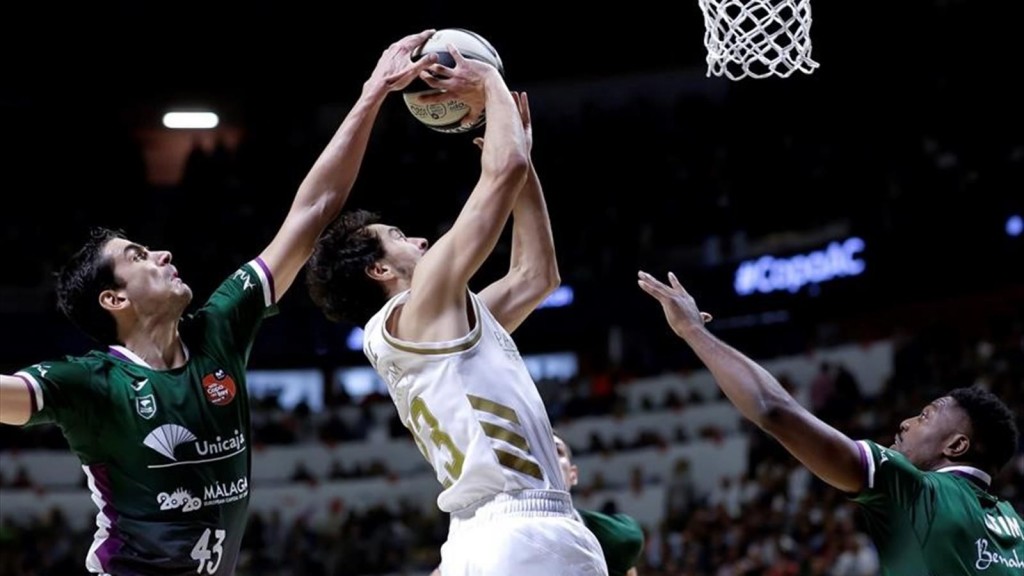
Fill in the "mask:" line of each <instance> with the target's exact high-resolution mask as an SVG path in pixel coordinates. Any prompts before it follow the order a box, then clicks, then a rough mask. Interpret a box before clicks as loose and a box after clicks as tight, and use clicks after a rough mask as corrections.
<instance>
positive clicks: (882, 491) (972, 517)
mask: <svg viewBox="0 0 1024 576" xmlns="http://www.w3.org/2000/svg"><path fill="white" fill-rule="evenodd" d="M858 445H859V446H860V449H861V456H862V458H863V460H864V463H865V467H866V468H867V479H868V482H867V488H866V489H865V490H864V491H863V492H862V493H861V494H858V495H857V496H856V497H855V498H854V501H856V502H857V503H858V504H860V506H861V508H862V509H863V511H864V513H865V520H866V524H867V529H868V531H869V533H870V535H871V537H872V539H873V540H874V542H875V545H876V547H877V548H878V552H879V555H880V556H881V561H882V572H883V574H884V575H885V576H1011V575H1013V576H1020V575H1021V574H1024V535H1022V532H1021V530H1022V527H1024V522H1022V521H1021V518H1020V516H1019V515H1018V514H1017V513H1016V512H1015V511H1014V509H1013V506H1011V505H1010V504H1009V503H1007V502H1004V501H1001V500H999V499H998V498H996V497H995V496H993V495H991V494H989V493H988V491H987V487H988V484H989V483H990V482H991V478H990V477H989V476H988V474H985V473H984V472H982V471H981V470H978V469H976V468H971V467H968V466H951V467H949V468H944V469H942V470H937V471H934V472H922V471H921V470H918V469H917V468H916V467H915V466H914V465H913V464H911V463H910V461H908V460H907V459H906V458H905V457H904V456H903V455H902V454H900V453H899V452H896V451H895V450H892V449H889V448H883V447H881V446H879V445H878V444H875V443H874V442H868V441H862V442H858Z"/></svg>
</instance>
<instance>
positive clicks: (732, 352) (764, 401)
mask: <svg viewBox="0 0 1024 576" xmlns="http://www.w3.org/2000/svg"><path fill="white" fill-rule="evenodd" d="M683 339H684V340H685V341H686V343H687V344H688V345H689V346H690V348H692V349H693V351H694V353H696V354H697V357H698V358H700V360H701V361H702V362H703V363H704V365H705V366H707V368H708V370H709V371H710V372H711V375H712V376H713V377H714V379H715V382H717V384H718V387H719V388H720V389H721V390H722V392H723V393H724V394H725V395H726V397H727V398H728V399H729V400H730V401H731V402H732V403H733V405H735V406H736V408H737V409H738V410H739V411H740V413H741V414H743V416H744V417H745V418H747V419H748V420H750V421H751V422H753V423H754V424H756V425H757V426H758V427H760V428H762V429H764V430H765V431H768V432H769V433H771V432H772V430H773V428H774V427H775V424H776V423H777V422H780V421H784V420H785V417H784V414H785V413H786V412H788V410H787V408H789V407H792V406H793V405H794V404H795V402H796V401H795V400H794V399H793V397H792V396H791V395H790V394H789V392H787V391H786V389H785V388H783V387H782V385H781V384H780V383H779V381H778V380H776V379H775V377H774V376H772V375H771V373H769V372H768V371H767V370H765V369H764V368H762V367H761V366H760V365H758V364H757V363H756V362H754V361H753V360H751V359H750V358H748V357H747V356H746V355H744V354H743V353H741V352H740V351H738V350H736V349H735V348H733V347H732V346H730V345H728V344H726V343H725V342H722V341H721V340H719V339H718V338H716V337H715V336H714V335H713V334H711V332H709V331H708V330H707V329H705V328H704V327H703V326H694V327H692V328H690V329H689V330H688V331H687V332H686V333H685V335H684V336H683Z"/></svg>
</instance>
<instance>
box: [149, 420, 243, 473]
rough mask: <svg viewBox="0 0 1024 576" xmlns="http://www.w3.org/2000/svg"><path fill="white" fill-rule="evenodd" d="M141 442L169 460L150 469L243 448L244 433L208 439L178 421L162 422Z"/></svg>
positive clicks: (221, 456) (231, 453)
mask: <svg viewBox="0 0 1024 576" xmlns="http://www.w3.org/2000/svg"><path fill="white" fill-rule="evenodd" d="M142 443H143V444H145V445H146V446H148V447H149V448H152V449H153V450H156V451H157V452H158V453H159V454H161V455H162V456H164V457H165V458H167V459H168V460H171V462H169V463H166V464H150V465H149V468H169V467H171V466H181V465H186V464H201V463H204V462H215V461H217V460H223V459H225V458H230V457H232V456H235V455H237V454H241V453H243V452H245V450H246V442H245V435H244V434H242V433H240V432H239V431H238V430H235V433H234V435H232V436H229V437H227V438H223V437H221V436H217V437H216V438H214V440H213V441H209V440H200V439H199V438H197V437H196V435H195V434H193V433H192V432H191V431H190V430H189V429H188V428H185V427H184V426H179V425H178V424H164V425H163V426H160V427H159V428H156V429H155V430H153V431H152V432H150V433H149V434H148V435H147V436H146V439H145V440H143V441H142Z"/></svg>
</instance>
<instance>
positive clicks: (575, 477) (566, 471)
mask: <svg viewBox="0 0 1024 576" xmlns="http://www.w3.org/2000/svg"><path fill="white" fill-rule="evenodd" d="M555 450H556V451H557V452H558V467H559V468H560V469H561V470H562V478H563V479H565V486H566V488H572V487H573V486H575V485H576V483H577V482H579V470H578V469H577V468H576V465H575V464H573V463H572V461H571V460H570V459H569V449H568V448H567V447H566V445H565V442H563V441H562V439H561V438H559V437H558V436H555Z"/></svg>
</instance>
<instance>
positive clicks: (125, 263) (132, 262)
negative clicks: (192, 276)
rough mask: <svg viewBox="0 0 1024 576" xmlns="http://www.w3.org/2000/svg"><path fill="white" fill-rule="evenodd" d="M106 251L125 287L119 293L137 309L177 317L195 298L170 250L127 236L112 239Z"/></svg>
mask: <svg viewBox="0 0 1024 576" xmlns="http://www.w3.org/2000/svg"><path fill="white" fill-rule="evenodd" d="M104 252H105V253H106V255H107V257H108V258H110V259H111V262H113V265H114V277H115V278H117V279H118V280H120V281H121V283H122V284H123V286H124V287H123V288H121V289H119V290H118V292H120V293H121V295H122V296H123V297H124V298H127V299H128V301H129V302H130V303H131V305H132V307H133V308H135V309H136V311H137V312H139V313H141V314H144V315H147V316H148V315H159V314H163V313H167V314H171V315H172V316H173V317H177V316H179V315H180V314H181V312H182V311H183V310H184V309H185V307H186V306H188V303H189V302H190V301H191V300H192V289H191V288H189V286H188V284H185V283H184V282H182V281H181V279H180V278H178V270H177V268H175V267H174V266H173V265H172V264H171V253H170V252H167V251H152V250H149V249H148V248H146V247H145V246H141V245H139V244H136V243H134V242H131V241H129V240H125V239H123V238H114V239H113V240H111V241H110V242H108V243H107V245H106V247H105V248H104Z"/></svg>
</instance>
